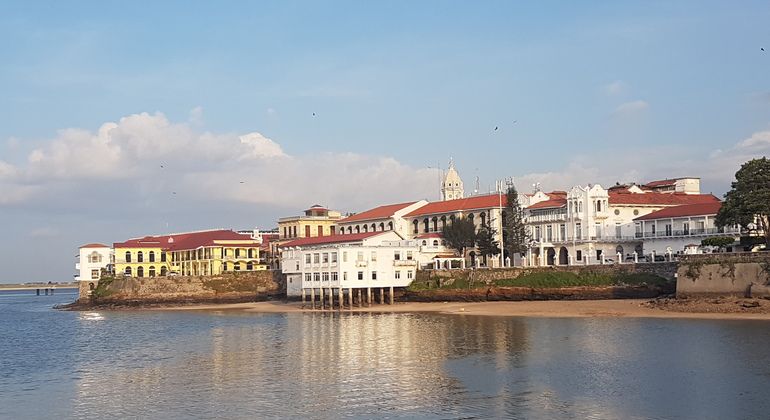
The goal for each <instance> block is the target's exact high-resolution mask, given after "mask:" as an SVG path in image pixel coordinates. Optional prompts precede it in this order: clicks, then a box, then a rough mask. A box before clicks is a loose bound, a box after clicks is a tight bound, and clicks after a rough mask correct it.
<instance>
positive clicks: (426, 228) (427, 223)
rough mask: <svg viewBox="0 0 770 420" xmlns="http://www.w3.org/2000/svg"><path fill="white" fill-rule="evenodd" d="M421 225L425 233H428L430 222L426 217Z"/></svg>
mask: <svg viewBox="0 0 770 420" xmlns="http://www.w3.org/2000/svg"><path fill="white" fill-rule="evenodd" d="M422 224H423V225H424V229H425V232H428V231H430V222H429V221H428V218H427V217H426V218H425V219H423V220H422Z"/></svg>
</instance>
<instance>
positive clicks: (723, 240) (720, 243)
mask: <svg viewBox="0 0 770 420" xmlns="http://www.w3.org/2000/svg"><path fill="white" fill-rule="evenodd" d="M733 243H735V238H731V237H729V236H715V237H713V238H706V239H704V240H702V241H700V244H701V245H703V246H716V247H718V248H719V250H720V251H722V250H724V248H725V247H726V246H727V245H731V244H733Z"/></svg>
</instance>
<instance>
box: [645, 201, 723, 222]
mask: <svg viewBox="0 0 770 420" xmlns="http://www.w3.org/2000/svg"><path fill="white" fill-rule="evenodd" d="M720 207H722V203H720V202H716V203H700V204H687V205H683V206H674V207H667V208H665V209H661V210H658V211H654V212H652V213H650V214H645V215H644V216H639V217H637V218H636V219H634V220H654V219H670V218H672V217H688V216H713V215H715V214H717V212H718V211H719V208H720Z"/></svg>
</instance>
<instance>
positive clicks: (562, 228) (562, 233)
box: [559, 223, 567, 241]
mask: <svg viewBox="0 0 770 420" xmlns="http://www.w3.org/2000/svg"><path fill="white" fill-rule="evenodd" d="M559 239H561V240H562V241H564V240H566V239H567V225H565V224H563V223H562V224H560V225H559Z"/></svg>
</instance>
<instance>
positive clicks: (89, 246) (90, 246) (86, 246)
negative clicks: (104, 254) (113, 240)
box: [80, 243, 109, 248]
mask: <svg viewBox="0 0 770 420" xmlns="http://www.w3.org/2000/svg"><path fill="white" fill-rule="evenodd" d="M80 248H109V245H104V244H100V243H92V244H85V245H83V246H81V247H80Z"/></svg>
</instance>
